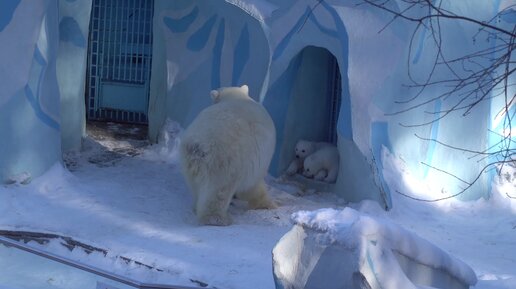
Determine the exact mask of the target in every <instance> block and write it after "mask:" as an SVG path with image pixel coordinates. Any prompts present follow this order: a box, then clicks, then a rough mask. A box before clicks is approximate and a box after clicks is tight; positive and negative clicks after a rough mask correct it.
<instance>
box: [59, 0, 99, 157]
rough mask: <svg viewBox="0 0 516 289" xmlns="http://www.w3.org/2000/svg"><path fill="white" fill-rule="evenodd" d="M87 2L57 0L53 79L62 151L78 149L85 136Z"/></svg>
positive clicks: (89, 6)
mask: <svg viewBox="0 0 516 289" xmlns="http://www.w3.org/2000/svg"><path fill="white" fill-rule="evenodd" d="M91 4H92V0H77V1H70V0H59V48H58V57H57V80H58V82H59V94H60V96H61V118H62V120H63V121H62V122H61V142H62V149H63V151H64V152H66V151H70V150H79V149H80V148H81V144H82V139H83V137H84V136H85V135H86V116H85V114H86V111H85V102H84V93H85V82H86V60H87V49H88V33H89V25H90V13H91V8H92V6H91Z"/></svg>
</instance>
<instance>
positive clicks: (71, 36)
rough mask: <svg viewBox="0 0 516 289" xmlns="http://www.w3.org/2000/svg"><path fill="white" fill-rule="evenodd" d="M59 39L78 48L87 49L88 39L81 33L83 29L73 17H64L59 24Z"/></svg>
mask: <svg viewBox="0 0 516 289" xmlns="http://www.w3.org/2000/svg"><path fill="white" fill-rule="evenodd" d="M59 39H60V40H61V41H64V42H70V43H72V44H73V45H75V46H77V47H81V48H85V47H86V38H85V37H84V35H83V34H82V32H81V27H80V26H79V23H77V21H75V19H73V18H72V17H63V19H62V20H61V22H59Z"/></svg>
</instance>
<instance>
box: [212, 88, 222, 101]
mask: <svg viewBox="0 0 516 289" xmlns="http://www.w3.org/2000/svg"><path fill="white" fill-rule="evenodd" d="M210 97H211V100H212V101H213V102H218V101H219V98H220V92H219V91H218V90H212V91H210Z"/></svg>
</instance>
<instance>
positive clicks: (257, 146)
mask: <svg viewBox="0 0 516 289" xmlns="http://www.w3.org/2000/svg"><path fill="white" fill-rule="evenodd" d="M248 93H249V90H248V87H247V86H246V85H244V86H242V87H225V88H220V89H218V90H212V91H211V93H210V95H211V98H212V100H213V102H214V104H213V105H211V106H209V107H207V108H205V109H204V110H203V111H201V112H200V113H199V115H198V116H197V117H196V118H195V120H194V121H193V122H192V123H191V124H190V126H189V127H188V128H187V129H186V130H185V132H184V134H183V137H182V140H181V145H180V157H181V164H182V170H183V174H184V176H185V179H186V182H187V183H188V185H189V187H190V190H191V191H192V194H193V196H194V211H195V212H196V214H197V216H198V218H199V221H200V222H201V223H203V224H206V225H229V224H231V222H232V221H231V217H230V216H229V215H228V213H227V210H228V207H229V204H230V202H231V199H232V198H233V197H234V196H236V197H238V198H240V199H243V200H246V201H248V204H249V208H251V209H270V208H275V204H274V202H273V201H271V200H270V199H269V198H268V196H267V187H266V185H265V182H264V177H265V176H266V174H267V170H268V168H269V164H270V161H271V159H272V155H273V153H274V147H275V143H276V130H275V128H274V124H273V122H272V119H271V117H270V116H269V114H268V113H267V111H266V110H265V108H264V107H263V106H262V105H260V104H259V103H257V102H255V101H254V100H253V99H252V98H251V97H249V95H248Z"/></svg>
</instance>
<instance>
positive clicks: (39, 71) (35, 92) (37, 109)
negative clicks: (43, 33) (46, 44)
mask: <svg viewBox="0 0 516 289" xmlns="http://www.w3.org/2000/svg"><path fill="white" fill-rule="evenodd" d="M47 66H48V63H47V61H46V60H45V58H44V57H43V55H42V54H41V51H40V50H39V48H38V47H37V46H36V48H35V49H34V55H33V61H32V68H31V70H32V71H31V77H32V78H35V77H37V79H31V80H29V83H28V84H27V85H25V88H24V91H25V97H26V98H27V100H28V102H29V103H30V105H31V107H32V109H33V110H34V113H35V114H36V116H37V117H38V118H39V119H40V120H41V122H42V123H44V124H46V125H47V126H49V127H51V128H53V129H56V130H59V129H60V125H59V123H58V122H57V121H56V120H54V119H53V118H52V117H51V116H49V115H48V114H46V113H45V112H44V111H43V109H42V107H41V104H40V99H39V93H40V91H41V86H42V82H43V78H44V76H45V72H46V68H47ZM31 86H32V87H31Z"/></svg>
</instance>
